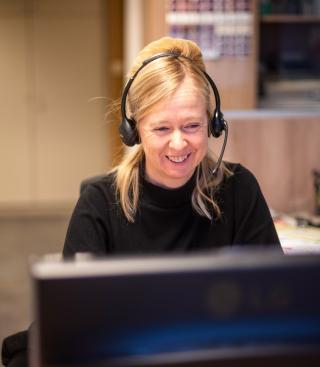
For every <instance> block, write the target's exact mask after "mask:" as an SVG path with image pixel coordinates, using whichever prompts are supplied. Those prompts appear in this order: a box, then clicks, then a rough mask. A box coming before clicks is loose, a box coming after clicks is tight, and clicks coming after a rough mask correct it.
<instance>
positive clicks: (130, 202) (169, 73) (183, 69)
mask: <svg viewBox="0 0 320 367" xmlns="http://www.w3.org/2000/svg"><path fill="white" fill-rule="evenodd" d="M164 52H171V53H178V54H180V55H181V57H178V58H177V57H170V56H169V57H162V58H158V59H156V60H154V61H152V62H150V63H149V64H148V65H146V66H145V67H144V68H143V69H141V71H140V72H139V73H138V75H137V76H136V78H135V80H134V82H133V83H132V86H131V88H130V93H129V94H128V97H127V110H128V111H129V112H128V114H129V116H130V118H133V119H134V120H135V121H139V120H141V119H142V118H143V117H144V116H145V115H147V114H148V113H149V112H150V111H151V110H152V108H153V107H154V106H155V105H156V104H157V103H158V102H160V101H161V100H163V99H164V98H166V97H168V96H170V95H172V94H173V93H174V91H175V90H176V89H177V88H178V87H179V85H180V84H181V83H182V81H183V80H184V79H185V78H186V76H188V77H190V78H191V79H192V80H193V82H194V84H195V86H196V87H197V88H198V89H199V91H200V92H201V93H202V94H203V96H204V98H205V100H206V104H207V114H208V117H210V116H212V115H213V102H212V97H211V96H212V93H210V88H209V85H208V81H207V80H206V78H205V76H204V74H203V72H202V71H203V70H205V65H204V62H203V59H202V55H201V50H200V48H199V47H198V46H197V44H196V43H194V42H192V41H189V40H185V39H177V38H170V37H164V38H161V39H159V40H157V41H154V42H151V43H150V44H148V45H147V46H146V47H145V48H143V49H142V50H141V51H140V53H139V54H138V56H137V58H136V60H135V62H134V64H133V66H132V68H131V70H130V72H129V75H128V78H130V77H132V76H133V75H134V74H135V72H136V71H137V70H138V68H139V67H140V66H141V65H142V63H143V61H145V60H146V59H148V58H150V57H152V56H154V55H157V54H160V53H164ZM143 161H144V151H143V148H142V145H141V144H137V145H135V146H133V147H131V148H128V149H127V150H126V151H125V153H124V156H123V158H122V160H121V162H120V163H119V164H118V165H117V166H116V167H115V168H114V169H113V170H112V172H114V173H115V184H116V189H117V194H118V198H119V201H120V205H121V207H122V210H123V212H124V215H125V216H126V218H127V220H128V221H129V222H134V220H135V215H136V210H137V207H138V202H139V197H140V189H139V185H140V177H141V169H142V164H141V163H142V162H143ZM215 163H216V161H215V158H214V156H213V154H212V153H211V152H210V150H208V152H207V155H206V156H205V157H204V159H203V160H202V162H201V163H200V164H199V166H198V167H197V169H196V185H195V188H194V190H193V194H192V199H191V202H192V206H193V208H194V209H195V211H196V212H197V213H198V214H199V215H201V216H204V217H207V218H208V219H210V220H212V219H213V217H214V216H215V217H217V218H219V217H220V216H221V211H220V208H219V206H218V204H217V203H216V201H215V199H214V196H215V192H216V190H217V188H218V186H219V184H220V183H221V181H222V179H223V177H224V176H225V175H230V174H231V172H230V171H229V170H228V169H227V168H226V167H225V165H224V164H223V163H222V164H221V165H220V167H219V169H218V171H217V173H216V174H215V175H214V176H213V175H212V174H211V172H212V167H213V166H214V165H215Z"/></svg>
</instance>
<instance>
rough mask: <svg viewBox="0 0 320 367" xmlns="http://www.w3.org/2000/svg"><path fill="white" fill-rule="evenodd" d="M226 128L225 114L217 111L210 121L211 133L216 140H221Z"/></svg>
mask: <svg viewBox="0 0 320 367" xmlns="http://www.w3.org/2000/svg"><path fill="white" fill-rule="evenodd" d="M224 128H225V124H224V118H223V114H222V113H221V112H220V113H219V111H215V113H214V115H213V118H212V120H211V121H210V132H211V134H212V136H213V137H214V138H219V136H220V135H221V134H222V131H223V130H224Z"/></svg>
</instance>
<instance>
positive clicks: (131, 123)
mask: <svg viewBox="0 0 320 367" xmlns="http://www.w3.org/2000/svg"><path fill="white" fill-rule="evenodd" d="M162 57H173V58H179V57H183V58H186V59H188V60H190V61H191V62H192V61H193V60H192V59H190V58H189V57H187V56H184V55H181V54H180V53H178V52H162V53H160V54H156V55H154V56H152V57H150V58H148V59H146V60H144V61H143V62H142V64H141V66H140V67H139V68H138V70H137V71H136V72H135V73H134V74H133V76H132V77H131V78H130V79H129V80H128V82H127V84H126V86H125V87H124V90H123V94H122V98H121V116H122V121H121V123H120V126H119V133H120V138H121V140H122V142H123V143H124V144H125V145H127V146H129V147H132V146H134V145H136V144H139V143H140V138H139V133H138V129H137V127H136V125H137V123H136V121H135V120H134V119H133V118H129V117H128V116H127V113H126V103H127V97H128V93H129V90H130V87H131V84H132V83H133V81H134V80H135V78H136V76H137V75H138V74H139V72H140V71H141V70H142V69H143V68H144V67H145V66H146V65H148V64H150V63H151V62H152V61H154V60H157V59H159V58H162ZM199 70H200V71H201V73H202V74H203V75H204V76H205V78H206V79H207V81H208V82H209V84H210V86H211V89H212V91H213V94H214V98H215V104H216V108H215V110H214V113H213V117H212V118H211V120H210V121H209V126H208V134H209V136H210V134H211V135H212V136H213V137H215V138H218V137H219V136H220V135H221V134H222V132H224V142H223V145H222V149H221V152H220V156H219V159H218V160H217V163H216V165H215V167H214V169H213V170H212V174H213V175H214V174H215V173H216V172H217V171H218V169H219V166H220V164H221V161H222V157H223V154H224V151H225V147H226V144H227V139H228V124H227V121H226V120H225V119H224V117H223V113H222V112H221V109H220V106H221V102H220V95H219V91H218V88H217V86H216V84H215V83H214V81H213V80H212V79H211V77H210V76H209V74H207V72H206V71H205V70H202V69H199Z"/></svg>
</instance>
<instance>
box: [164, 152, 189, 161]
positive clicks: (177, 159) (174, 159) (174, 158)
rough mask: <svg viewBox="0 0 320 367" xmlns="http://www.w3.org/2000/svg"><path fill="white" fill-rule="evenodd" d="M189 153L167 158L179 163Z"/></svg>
mask: <svg viewBox="0 0 320 367" xmlns="http://www.w3.org/2000/svg"><path fill="white" fill-rule="evenodd" d="M188 156H189V154H186V155H183V156H180V157H178V156H167V158H168V159H169V160H170V161H171V162H174V163H181V162H183V161H185V160H186V159H187V158H188Z"/></svg>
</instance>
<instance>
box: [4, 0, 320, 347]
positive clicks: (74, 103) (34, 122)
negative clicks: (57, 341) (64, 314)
mask: <svg viewBox="0 0 320 367" xmlns="http://www.w3.org/2000/svg"><path fill="white" fill-rule="evenodd" d="M318 2H319V1H317V0H316V1H315V2H314V3H313V2H312V1H306V2H304V3H308V4H309V6H310V7H309V8H303V9H302V8H301V9H291V10H290V11H291V12H293V13H290V14H284V15H283V14H282V13H281V12H280V15H279V9H272V5H274V4H272V1H269V2H259V1H255V0H252V1H250V0H249V1H234V2H233V1H225V2H223V1H213V0H211V1H198V2H196V1H165V0H123V1H118V0H64V1H55V0H11V1H6V0H0V55H1V57H0V80H1V83H0V95H1V98H0V106H1V108H0V162H1V163H0V167H1V180H0V274H1V276H0V299H1V302H0V325H1V330H0V340H2V338H3V337H4V336H6V335H8V334H10V333H14V332H16V331H19V330H21V329H24V328H26V327H27V326H28V325H29V322H30V319H31V305H30V284H29V279H28V259H29V256H30V255H39V254H44V253H49V252H60V251H61V249H62V246H63V239H64V234H65V231H66V228H67V223H68V219H69V216H70V213H71V211H72V208H73V206H74V204H75V202H76V200H77V197H78V195H79V185H80V182H81V180H82V179H84V178H86V177H89V176H92V175H95V174H100V173H102V172H106V171H107V170H108V169H109V168H110V167H111V166H112V164H113V163H114V162H116V161H117V159H118V157H119V154H121V147H120V145H119V138H118V135H117V124H118V121H119V118H118V117H117V116H114V115H113V114H110V113H108V111H109V109H108V106H109V105H110V103H111V102H112V100H113V99H115V98H117V97H119V96H120V94H121V88H122V80H123V76H124V75H125V73H126V71H127V70H128V65H130V63H131V61H132V60H133V58H134V56H135V55H136V53H137V52H138V51H139V49H140V48H141V47H143V46H144V45H145V44H146V43H148V42H150V41H152V40H153V39H157V38H159V37H161V36H164V35H167V34H171V35H179V34H180V35H181V34H182V35H185V36H186V37H189V38H192V37H194V39H196V40H197V41H198V42H200V43H201V42H202V44H201V45H202V46H203V47H205V50H206V55H207V56H206V57H207V61H206V63H207V68H208V71H209V72H210V74H211V75H212V76H213V78H214V79H215V81H216V82H217V84H218V87H219V90H220V92H221V96H222V108H223V110H224V112H225V116H226V118H227V120H228V121H229V124H230V138H229V143H228V148H227V152H226V158H227V159H230V160H233V161H237V162H240V163H243V164H244V165H246V166H247V167H248V168H250V169H251V170H252V171H253V172H254V173H255V175H256V176H257V178H258V180H259V182H260V184H261V187H262V190H263V192H264V193H265V196H266V198H267V201H268V203H269V205H270V207H271V208H272V209H274V210H276V211H278V212H280V213H296V212H303V213H310V214H314V212H315V188H314V179H313V175H312V170H314V169H320V162H319V157H320V145H319V136H320V107H319V103H318V102H319V101H320V97H319V96H320V90H319V84H320V83H319V75H320V73H319V69H316V67H313V66H312V67H310V65H309V67H308V65H306V64H305V65H304V64H303V56H304V55H307V56H305V57H308V58H309V59H310V57H312V58H314V60H318V61H319V60H320V46H319V45H320V40H319V34H320V32H318V31H319V27H320V14H319V13H317V12H312V13H311V12H310V9H311V7H312V6H315V7H316V6H318ZM262 3H263V4H262ZM266 3H268V4H267V5H268V7H266V6H265V5H266ZM301 3H302V2H301ZM199 4H201V6H202V9H201V11H200V10H199V9H196V8H194V7H196V6H199ZM219 4H220V5H219ZM221 4H224V5H223V6H224V8H219V6H222V5H221ZM232 4H233V5H232ZM237 4H238V5H239V4H240V5H241V7H242V8H241V9H240V10H239V9H236V5H237ZM240 5H239V6H240ZM262 5H264V7H263V8H262ZM214 6H216V7H217V8H215V9H213V7H214ZM228 6H229V8H228ZM314 9H318V8H314ZM214 11H216V12H218V13H219V14H220V15H221V14H223V19H224V23H223V24H220V23H219V20H217V19H216V18H215V17H213V18H212V14H214ZM277 12H278V13H277ZM209 13H210V14H211V18H210V17H209V18H206V17H201V16H200V17H199V14H200V15H201V14H205V15H206V14H207V15H208V14H209ZM230 15H231V18H230ZM197 17H198V18H197ZM208 19H209V20H208ZM220 19H221V18H220ZM230 19H231V20H230ZM212 24H213V25H215V26H216V28H214V27H211V25H212ZM292 24H293V25H294V26H295V27H296V28H297V27H300V28H299V30H300V31H299V32H300V33H301V32H302V33H303V32H305V33H303V34H304V36H305V37H309V36H310V35H311V36H312V37H311V39H312V40H313V41H312V42H313V43H312V45H311V46H310V48H311V50H312V53H311V54H310V52H311V51H310V49H305V50H304V52H300V53H299V52H298V51H297V50H296V49H295V48H297V49H299V46H301V42H297V44H296V45H293V46H292V45H291V46H290V47H291V48H290V47H289V46H288V49H286V52H285V53H284V54H283V52H282V51H283V50H282V48H281V47H282V46H283V45H284V46H285V45H288V42H289V41H288V36H286V35H287V34H288V32H289V33H290V29H289V30H288V27H290V25H292ZM270 25H271V28H270ZM208 26H209V27H208ZM179 27H180V28H179ZM210 27H211V28H210ZM219 27H220V28H219ZM270 29H272V31H270ZM275 29H277V32H278V33H277V34H275V33H274V32H275ZM179 32H180V33H179ZM181 32H184V33H181ZM270 32H271V33H270ZM316 34H318V36H316ZM268 35H269V36H268ZM210 37H211V38H210ZM219 37H220V38H219ZM228 37H229V38H228ZM268 37H270V39H271V40H270V39H269V38H268ZM309 38H310V37H309ZM309 38H308V39H309ZM279 39H280V40H282V43H281V42H280V41H279V42H277V45H278V48H275V49H274V48H273V49H271V50H270V47H271V46H270V44H273V43H274V40H279ZM306 39H307V38H306ZM239 40H240V41H239ZM210 42H211V43H210ZM223 42H224V43H223ZM232 42H233V43H232ZM237 42H238V43H237ZM239 42H240V46H241V47H240V46H239ZM222 44H228V45H229V46H228V47H226V48H224V49H222V48H221V45H222ZM230 45H231V46H230ZM238 46H239V47H238ZM263 50H264V51H263ZM268 50H269V51H270V52H269V53H268V52H267V51H268ZM293 51H296V52H295V53H294V52H293ZM281 52H282V53H281ZM290 52H291V53H290ZM270 54H271V56H270ZM279 54H281V55H282V56H281V57H278V58H276V59H277V60H280V61H279V64H278V66H277V65H276V67H274V68H273V69H272V68H271V71H270V69H268V65H270V59H269V58H270V57H271V61H272V60H273V59H272V55H279ZM288 55H289V56H288ZM290 55H291V58H290ZM310 55H311V56H310ZM273 57H276V56H273ZM299 57H300V58H299ZM264 60H266V63H263V61H264ZM293 61H295V62H296V64H294V62H293ZM290 62H291V64H290ZM299 62H300V64H299ZM319 64H320V63H319V62H318V65H319ZM288 65H289V66H288ZM290 65H291V66H290ZM294 65H296V66H297V65H298V66H297V67H296V68H295V67H294ZM312 65H313V64H312ZM266 66H267V67H266ZM277 68H278V70H280V76H279V75H278V76H275V75H274V73H272V71H274V70H275V69H276V70H277ZM310 70H311V71H310ZM268 73H269V74H268ZM295 73H296V74H295ZM289 74H290V75H289ZM292 74H293V76H292ZM288 75H289V76H288ZM295 75H296V76H297V77H294V76H295ZM310 91H311V92H312V93H311V92H310ZM280 101H284V102H283V103H282V104H281V103H280ZM219 146H220V142H218V141H216V142H215V145H214V148H215V149H217V150H219Z"/></svg>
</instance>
